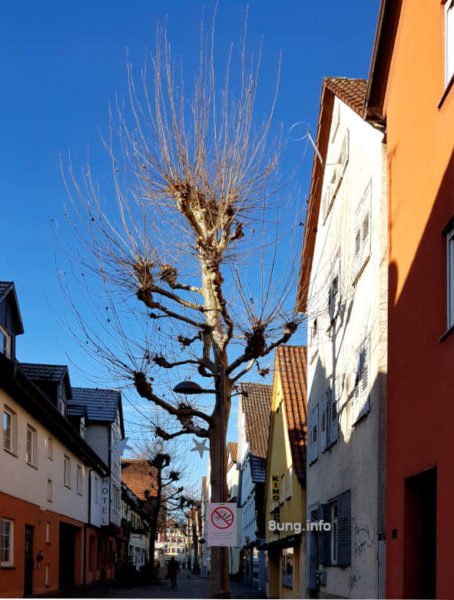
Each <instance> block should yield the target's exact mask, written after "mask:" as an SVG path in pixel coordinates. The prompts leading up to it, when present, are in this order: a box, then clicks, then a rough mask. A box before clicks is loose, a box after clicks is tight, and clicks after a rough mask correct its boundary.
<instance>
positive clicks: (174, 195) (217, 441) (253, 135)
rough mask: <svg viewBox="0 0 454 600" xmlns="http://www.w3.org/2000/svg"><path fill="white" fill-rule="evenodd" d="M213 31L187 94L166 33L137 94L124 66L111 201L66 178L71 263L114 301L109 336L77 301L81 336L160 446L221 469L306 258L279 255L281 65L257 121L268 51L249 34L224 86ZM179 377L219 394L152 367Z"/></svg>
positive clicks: (93, 187)
mask: <svg viewBox="0 0 454 600" xmlns="http://www.w3.org/2000/svg"><path fill="white" fill-rule="evenodd" d="M214 37H215V36H214V19H213V26H212V28H211V29H210V30H209V31H208V33H205V32H204V29H203V26H202V30H201V43H200V56H199V68H198V74H197V76H196V78H195V82H194V84H193V86H192V92H191V93H190V94H189V95H188V94H187V93H186V87H187V78H185V76H184V71H183V69H181V70H180V69H179V68H177V63H176V61H174V59H173V57H172V53H171V45H170V42H169V40H168V38H167V34H166V31H165V30H164V29H161V30H158V35H157V43H156V47H155V50H154V52H153V53H152V54H151V55H150V56H149V57H148V60H147V61H146V66H145V68H144V70H143V72H142V78H141V80H142V82H141V85H140V86H137V83H136V81H137V79H136V78H135V76H134V74H133V70H132V67H131V66H130V65H128V82H129V109H125V108H124V107H123V106H122V105H120V103H118V102H117V106H116V110H113V111H111V128H110V136H109V139H108V140H104V144H105V147H106V149H107V151H108V153H109V156H110V159H111V165H112V182H113V185H112V187H111V189H110V190H108V191H107V193H106V196H105V197H104V196H103V195H102V193H101V191H100V188H99V185H98V183H97V181H96V179H95V177H94V176H93V175H92V172H91V170H90V168H87V169H86V170H85V171H84V173H83V175H82V177H81V178H80V177H76V176H75V175H74V174H73V171H72V169H71V167H70V168H69V170H68V171H67V172H66V181H67V187H68V191H69V193H70V195H71V198H72V201H73V207H74V208H75V213H76V215H75V217H74V216H72V217H71V219H72V221H73V223H78V224H76V225H75V230H76V232H77V235H78V240H79V242H80V243H79V245H78V251H77V253H76V254H77V256H76V258H77V259H78V260H82V262H83V264H84V265H85V266H87V267H90V268H92V269H94V271H95V272H96V273H97V274H98V275H100V276H101V279H102V282H103V285H104V288H105V291H106V294H107V300H106V301H105V302H106V304H107V306H106V311H108V314H109V318H108V319H107V321H108V322H109V328H107V327H106V330H105V332H104V334H103V333H102V332H100V331H99V330H98V331H96V332H95V331H94V328H93V324H92V323H90V322H89V320H88V319H87V317H86V315H84V314H82V311H81V309H80V306H79V305H78V302H77V301H75V300H74V295H73V294H70V297H71V300H70V301H71V302H72V305H73V308H74V309H75V314H76V317H77V320H78V322H79V325H80V326H81V328H82V331H83V336H84V340H85V339H86V340H87V343H88V341H89V342H90V344H89V348H90V351H91V352H92V353H93V356H95V357H96V358H97V359H101V360H103V361H107V362H108V363H109V365H110V367H111V368H112V369H114V370H116V372H117V373H118V374H119V375H120V376H121V377H122V378H123V379H126V380H129V381H130V382H132V384H133V385H134V387H135V390H136V391H137V393H138V394H139V395H140V396H141V397H142V398H145V399H146V400H149V401H150V402H151V403H153V404H154V406H155V407H157V408H158V409H159V410H160V411H164V412H165V413H166V414H167V415H170V417H171V418H172V419H173V424H172V425H171V426H170V427H167V429H165V428H163V427H160V426H158V427H156V433H157V434H158V435H159V436H160V437H161V438H163V439H164V440H170V439H175V438H178V437H180V436H183V435H187V434H192V435H196V436H199V437H202V438H208V439H209V441H210V460H211V464H212V465H218V464H219V463H220V461H222V460H223V459H224V461H225V446H224V440H225V432H226V428H227V424H228V420H229V414H230V409H231V396H232V389H233V386H234V384H235V383H236V382H237V381H238V380H239V379H240V378H241V377H242V376H243V375H245V374H246V373H248V372H249V371H250V370H251V369H252V368H253V367H254V366H255V367H257V369H258V371H259V373H261V374H262V375H264V374H266V373H267V369H264V368H262V366H261V365H260V360H261V359H264V358H265V357H267V356H268V355H270V353H271V352H272V351H273V350H274V349H275V348H276V347H277V346H279V345H281V344H285V343H286V342H288V341H289V340H290V338H291V337H292V335H293V334H294V333H295V332H296V330H297V328H298V326H299V324H300V317H299V316H298V315H297V314H296V313H293V309H290V310H287V309H286V306H287V304H286V301H287V299H288V297H289V294H290V292H291V289H292V285H293V282H294V280H295V279H296V277H295V273H296V261H297V260H298V258H299V256H298V255H297V253H296V252H295V253H294V254H293V255H290V256H288V257H287V258H288V261H287V263H286V265H285V266H284V265H283V264H279V260H278V254H279V249H278V242H279V237H278V233H277V225H278V217H279V206H280V202H281V198H280V194H279V185H278V182H279V176H278V171H277V167H278V164H279V153H280V149H281V143H280V140H279V137H278V136H274V134H273V135H272V134H271V127H272V121H273V115H274V109H275V104H276V99H277V89H278V81H279V72H280V67H279V68H278V69H277V75H276V85H275V87H274V88H273V92H272V97H271V99H270V108H269V111H268V112H267V115H266V118H265V119H262V120H260V119H258V118H257V117H256V114H255V113H256V110H255V105H256V97H257V89H258V80H259V68H260V62H261V49H259V51H258V54H257V55H256V56H255V55H254V54H251V53H249V52H248V51H247V49H246V30H245V32H244V35H243V37H242V41H241V44H240V46H239V48H238V49H237V48H236V47H235V46H233V45H232V46H231V48H230V50H229V52H228V55H227V59H226V68H225V72H224V73H223V76H222V82H221V83H220V84H219V82H218V79H217V76H216V70H215V62H216V61H215V56H214ZM235 57H237V58H238V60H236V59H235ZM235 65H236V66H235ZM139 90H140V91H139ZM78 219H80V221H78ZM83 245H85V248H86V249H88V254H84V253H83V250H82V246H83ZM81 256H83V257H84V258H81ZM87 257H88V258H87ZM90 258H91V259H95V260H94V262H93V261H90V260H89V259H90ZM87 289H88V290H89V293H90V294H91V290H90V289H89V288H87ZM292 305H293V302H292ZM99 314H100V313H99V312H96V311H95V312H94V316H93V318H96V319H98V320H99V319H101V318H100V317H99ZM101 320H102V319H101ZM103 325H105V323H103ZM112 329H115V331H116V333H117V334H118V335H117V337H116V340H117V341H116V342H115V341H114V336H113V334H112ZM106 335H108V337H106ZM175 369H176V370H177V371H178V372H181V371H182V370H184V372H185V373H190V372H191V370H192V373H193V376H194V375H195V376H196V377H200V378H206V381H211V385H210V384H208V385H204V386H203V387H204V388H205V391H207V393H212V394H213V395H212V396H208V397H209V398H211V399H210V400H208V401H202V400H201V399H200V398H198V399H197V400H196V401H191V402H189V401H184V402H182V401H181V399H178V398H177V397H175V396H173V397H172V396H170V397H169V396H168V394H167V393H166V392H165V391H164V390H163V387H162V376H161V375H156V373H157V372H158V371H160V372H161V373H162V374H164V373H166V372H167V370H175ZM222 457H223V458H222ZM223 474H224V476H223ZM226 487H227V486H226V480H225V468H224V469H216V468H212V469H211V490H212V497H211V500H212V501H213V502H218V501H223V500H224V499H225V498H226V497H227V494H226ZM222 557H223V558H222ZM222 560H223V562H222ZM211 563H212V573H211V582H212V589H211V591H212V593H213V595H214V594H216V593H219V581H220V571H222V570H224V576H225V574H226V573H227V569H228V565H227V558H226V554H225V553H224V552H221V550H220V549H218V548H212V561H211ZM221 564H223V567H222V568H221V567H220V566H218V565H221ZM224 581H227V577H226V576H225V577H224ZM227 587H228V584H227ZM224 593H225V594H226V595H228V589H225V590H224Z"/></svg>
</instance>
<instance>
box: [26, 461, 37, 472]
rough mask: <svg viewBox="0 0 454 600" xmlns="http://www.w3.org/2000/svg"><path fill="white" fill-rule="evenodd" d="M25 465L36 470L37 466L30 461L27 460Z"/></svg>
mask: <svg viewBox="0 0 454 600" xmlns="http://www.w3.org/2000/svg"><path fill="white" fill-rule="evenodd" d="M27 465H28V466H29V467H31V468H32V469H36V470H38V467H37V466H36V465H33V464H32V463H29V462H28V463H27Z"/></svg>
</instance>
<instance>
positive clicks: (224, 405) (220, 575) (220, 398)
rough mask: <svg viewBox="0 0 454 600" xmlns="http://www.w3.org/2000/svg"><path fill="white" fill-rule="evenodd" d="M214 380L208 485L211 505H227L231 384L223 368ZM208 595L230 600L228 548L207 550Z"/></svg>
mask: <svg viewBox="0 0 454 600" xmlns="http://www.w3.org/2000/svg"><path fill="white" fill-rule="evenodd" d="M220 370H221V376H220V377H219V378H218V381H217V384H216V388H217V399H216V408H215V411H214V413H213V421H212V424H211V427H210V484H211V499H210V501H211V502H226V501H227V497H228V494H227V464H226V462H227V460H226V459H227V452H226V433H227V424H228V417H229V412H230V394H231V384H230V381H228V380H226V378H225V376H224V369H223V367H221V368H220ZM210 595H211V597H212V598H230V582H229V565H228V548H226V547H211V577H210Z"/></svg>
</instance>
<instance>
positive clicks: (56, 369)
mask: <svg viewBox="0 0 454 600" xmlns="http://www.w3.org/2000/svg"><path fill="white" fill-rule="evenodd" d="M20 368H21V369H22V371H23V372H24V373H25V375H26V376H27V377H28V378H29V379H31V380H32V381H51V382H52V383H60V382H61V381H62V380H63V379H65V386H66V393H67V396H68V398H71V395H72V394H71V383H70V381H69V371H68V367H67V366H66V365H42V364H37V363H20Z"/></svg>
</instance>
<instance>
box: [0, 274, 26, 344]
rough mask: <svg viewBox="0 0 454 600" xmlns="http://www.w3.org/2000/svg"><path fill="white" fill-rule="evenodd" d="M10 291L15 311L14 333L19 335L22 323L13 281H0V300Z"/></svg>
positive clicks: (22, 331) (22, 330) (21, 330)
mask: <svg viewBox="0 0 454 600" xmlns="http://www.w3.org/2000/svg"><path fill="white" fill-rule="evenodd" d="M10 293H12V294H13V300H14V312H15V313H16V320H17V329H16V335H20V334H22V333H24V325H23V323H22V316H21V314H20V310H19V301H18V299H17V294H16V286H15V285H14V282H13V281H0V302H1V301H2V300H4V299H5V298H6V297H7V296H8V295H9V294H10Z"/></svg>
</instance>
